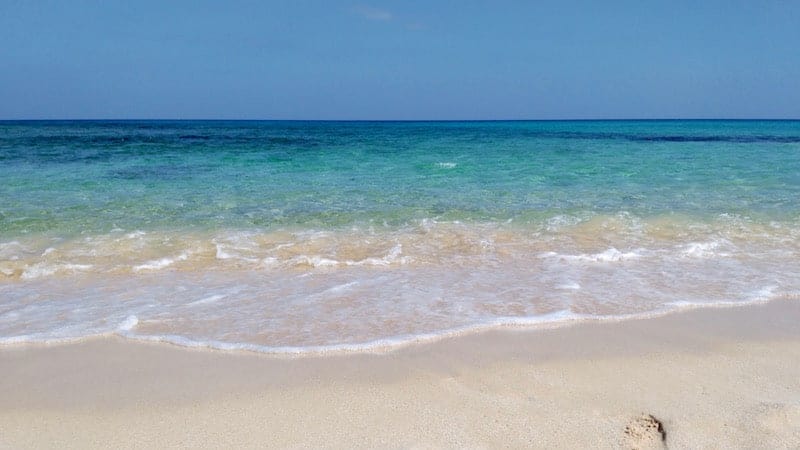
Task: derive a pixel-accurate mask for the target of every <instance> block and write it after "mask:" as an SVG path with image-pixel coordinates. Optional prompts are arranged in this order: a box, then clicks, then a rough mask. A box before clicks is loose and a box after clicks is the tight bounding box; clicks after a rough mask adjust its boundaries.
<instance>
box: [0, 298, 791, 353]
mask: <svg viewBox="0 0 800 450" xmlns="http://www.w3.org/2000/svg"><path fill="white" fill-rule="evenodd" d="M774 290H775V289H774V287H766V288H763V289H761V290H759V291H758V292H757V293H755V294H754V295H753V296H752V297H751V298H750V299H749V300H747V301H717V302H711V303H694V302H686V301H675V302H670V303H668V304H666V305H664V307H662V308H660V309H658V310H654V311H647V312H639V313H628V314H616V315H597V316H593V315H587V314H576V313H573V312H572V311H569V310H561V311H555V312H552V313H548V314H543V315H539V316H529V317H497V318H494V319H492V320H487V321H484V322H480V323H474V324H469V325H465V326H461V327H455V328H448V329H444V330H440V331H436V332H429V333H419V334H409V335H400V336H391V337H386V338H379V339H373V340H369V341H365V342H355V343H341V344H330V345H309V346H270V345H259V344H254V343H248V342H226V341H218V340H200V339H193V338H189V337H186V336H182V335H178V334H158V335H145V334H137V333H136V327H137V325H138V323H139V319H138V318H137V317H136V316H128V317H127V318H125V320H124V321H123V322H122V323H120V324H119V325H118V326H117V328H116V329H115V330H113V331H109V332H104V333H97V334H91V335H85V336H70V337H47V336H46V335H45V334H38V335H18V336H6V337H0V346H15V345H60V344H72V343H76V342H81V341H85V340H87V339H93V338H100V337H108V336H118V337H122V338H124V339H128V340H132V341H140V342H154V343H162V344H170V345H177V346H180V347H187V348H198V349H207V350H212V351H232V352H239V351H244V352H255V353H262V354H267V355H274V356H300V357H302V356H325V355H337V354H354V353H355V354H359V353H366V354H383V353H389V352H393V351H397V350H400V349H403V348H407V347H410V346H416V345H424V344H430V343H435V342H439V341H442V340H446V339H452V338H457V337H462V336H468V335H472V334H479V333H484V332H488V331H493V330H508V329H518V330H539V329H552V328H561V327H568V326H575V325H580V324H585V323H614V322H622V321H629V320H646V319H653V318H657V317H663V316H667V315H670V314H676V313H681V312H685V311H689V310H698V309H714V308H739V307H746V306H753V305H758V304H764V303H768V302H772V301H782V300H797V299H800V292H791V293H784V294H776V293H775V292H774Z"/></svg>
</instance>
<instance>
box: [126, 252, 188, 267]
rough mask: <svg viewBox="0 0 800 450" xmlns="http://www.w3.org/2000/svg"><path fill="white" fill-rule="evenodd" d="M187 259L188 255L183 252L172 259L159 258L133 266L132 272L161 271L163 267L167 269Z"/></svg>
mask: <svg viewBox="0 0 800 450" xmlns="http://www.w3.org/2000/svg"><path fill="white" fill-rule="evenodd" d="M187 259H189V254H188V253H186V252H184V253H181V254H180V255H178V256H176V257H174V258H161V259H156V260H153V261H148V262H146V263H144V264H139V265H137V266H133V271H134V272H142V271H148V270H161V269H163V268H165V267H169V266H171V265H173V264H175V263H176V262H178V261H186V260H187Z"/></svg>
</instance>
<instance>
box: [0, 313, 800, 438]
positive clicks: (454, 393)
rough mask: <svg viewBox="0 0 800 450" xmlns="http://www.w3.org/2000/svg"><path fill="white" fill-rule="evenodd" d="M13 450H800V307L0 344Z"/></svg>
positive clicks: (2, 424) (2, 401)
mask: <svg viewBox="0 0 800 450" xmlns="http://www.w3.org/2000/svg"><path fill="white" fill-rule="evenodd" d="M0 372H2V377H0V448H55V447H65V446H66V447H71V448H98V447H102V448H109V447H113V448H132V447H138V448H159V447H280V448H286V447H305V448H323V447H327V448H353V447H359V448H409V447H412V448H442V447H445V448H453V447H473V448H474V447H489V448H498V447H503V448H508V447H511V448H519V447H542V448H589V447H592V448H619V447H623V448H662V447H665V446H666V447H668V448H798V447H800V301H797V300H786V301H776V302H772V303H769V304H765V305H757V306H748V307H740V308H730V309H721V308H716V309H704V310H694V311H687V312H683V313H678V314H672V315H669V316H665V317H660V318H654V319H646V320H634V321H625V322H618V323H585V324H580V325H575V326H569V327H564V328H557V329H543V330H527V331H522V330H513V329H511V330H496V331H490V332H485V333H480V334H475V335H469V336H462V337H457V338H451V339H446V340H443V341H440V342H436V343H430V344H424V345H419V346H411V347H407V348H402V349H399V350H396V351H393V352H390V353H386V354H358V355H355V354H351V355H329V356H314V357H303V358H293V357H275V356H269V355H261V354H253V353H246V352H239V353H226V352H220V351H208V350H198V349H186V348H181V347H176V346H171V345H163V344H151V343H137V342H130V341H125V340H123V339H121V338H115V337H107V338H97V339H92V340H88V341H85V342H81V343H77V344H68V345H53V346H36V345H26V346H6V347H0Z"/></svg>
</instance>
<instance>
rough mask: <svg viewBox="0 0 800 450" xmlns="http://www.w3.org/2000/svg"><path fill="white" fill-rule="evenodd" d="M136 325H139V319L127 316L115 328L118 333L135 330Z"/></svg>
mask: <svg viewBox="0 0 800 450" xmlns="http://www.w3.org/2000/svg"><path fill="white" fill-rule="evenodd" d="M136 325H139V318H138V317H136V316H133V315H131V316H128V317H126V318H125V320H124V321H123V322H122V323H121V324H119V326H118V327H117V330H118V331H131V330H133V329H134V328H136Z"/></svg>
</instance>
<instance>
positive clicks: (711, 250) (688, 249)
mask: <svg viewBox="0 0 800 450" xmlns="http://www.w3.org/2000/svg"><path fill="white" fill-rule="evenodd" d="M723 243H727V241H724V242H723V241H719V240H713V241H708V242H691V243H689V244H686V245H685V246H683V247H682V248H681V250H680V254H681V256H683V257H686V258H713V257H715V256H721V257H727V256H730V253H725V252H719V251H716V249H718V248H719V247H720V245H722V244H723Z"/></svg>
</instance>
